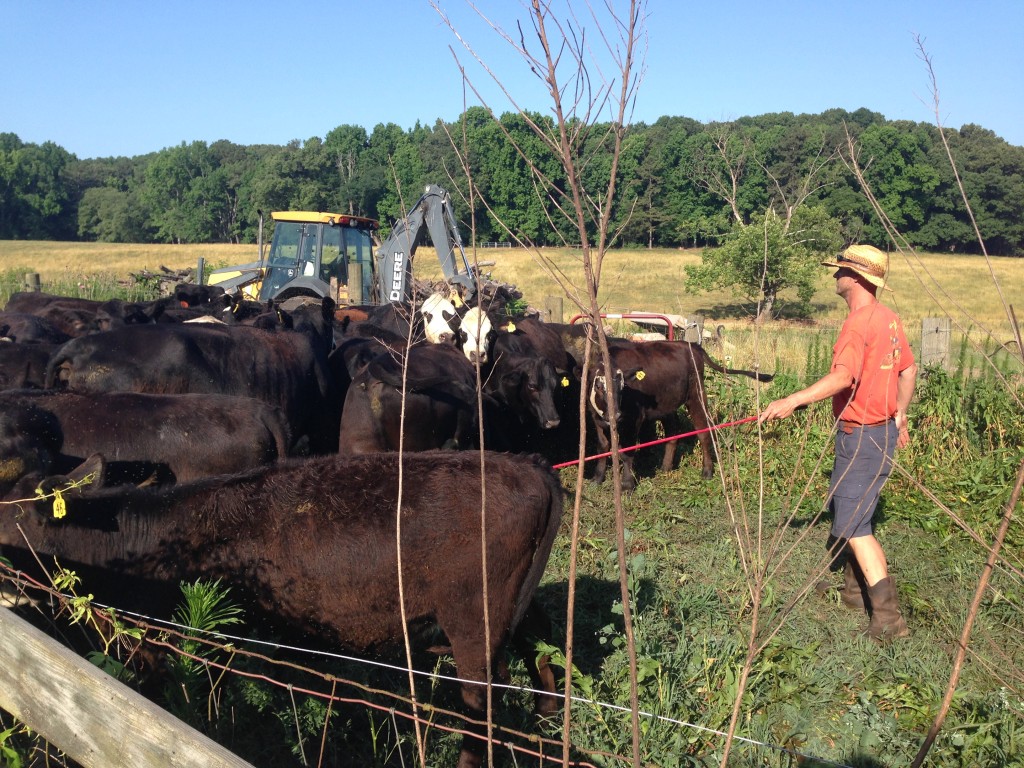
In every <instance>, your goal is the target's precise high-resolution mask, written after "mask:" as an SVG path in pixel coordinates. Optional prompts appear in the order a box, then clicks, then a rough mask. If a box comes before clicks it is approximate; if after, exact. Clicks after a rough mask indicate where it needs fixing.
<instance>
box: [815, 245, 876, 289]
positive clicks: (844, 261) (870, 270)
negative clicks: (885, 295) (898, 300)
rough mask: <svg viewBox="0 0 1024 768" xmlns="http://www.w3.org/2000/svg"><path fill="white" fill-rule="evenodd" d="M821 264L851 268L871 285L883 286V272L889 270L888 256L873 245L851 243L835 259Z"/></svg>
mask: <svg viewBox="0 0 1024 768" xmlns="http://www.w3.org/2000/svg"><path fill="white" fill-rule="evenodd" d="M821 266H823V267H839V268H840V269H849V270H852V271H854V272H856V273H857V274H858V275H860V276H861V277H863V278H864V279H865V280H867V281H868V282H869V283H871V284H872V285H874V286H876V287H878V288H883V287H885V273H886V272H888V271H889V256H888V254H885V253H882V252H881V251H880V250H878V249H877V248H875V246H873V245H851V246H850V247H849V248H847V249H846V250H845V251H843V252H842V253H840V254H839V255H838V256H836V258H835V261H823V262H821ZM886 290H888V289H886Z"/></svg>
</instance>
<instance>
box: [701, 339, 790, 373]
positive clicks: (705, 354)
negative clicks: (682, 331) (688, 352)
mask: <svg viewBox="0 0 1024 768" xmlns="http://www.w3.org/2000/svg"><path fill="white" fill-rule="evenodd" d="M693 348H696V349H698V350H700V355H701V356H702V357H703V358H704V362H705V363H707V364H708V365H709V366H710V367H711V368H713V369H714V370H716V371H718V372H719V373H734V374H736V375H737V376H749V377H750V378H752V379H754V380H755V381H764V382H768V381H771V380H772V379H774V378H775V376H774V374H771V373H758V372H757V371H745V370H742V369H740V368H726V367H725V366H724V365H721V364H720V363H718V362H716V361H715V360H714V359H713V358H712V357H711V355H709V354H708V352H707V350H706V349H704V347H702V346H701V345H700V344H693V343H691V344H690V349H693Z"/></svg>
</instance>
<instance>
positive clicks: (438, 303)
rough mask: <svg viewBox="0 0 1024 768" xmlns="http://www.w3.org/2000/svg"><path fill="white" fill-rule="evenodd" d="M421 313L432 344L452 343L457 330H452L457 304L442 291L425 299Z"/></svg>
mask: <svg viewBox="0 0 1024 768" xmlns="http://www.w3.org/2000/svg"><path fill="white" fill-rule="evenodd" d="M420 314H421V315H423V331H424V333H425V334H426V336H427V341H429V342H430V343H431V344H451V343H452V342H453V341H454V340H455V331H454V330H452V320H454V319H455V317H456V312H455V305H454V304H452V303H451V302H450V301H448V299H446V298H445V297H444V296H442V295H441V294H440V293H435V294H432V295H430V296H428V297H427V298H426V299H424V301H423V305H422V306H421V307H420Z"/></svg>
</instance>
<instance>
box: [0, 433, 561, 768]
mask: <svg viewBox="0 0 1024 768" xmlns="http://www.w3.org/2000/svg"><path fill="white" fill-rule="evenodd" d="M9 418H10V415H9V414H6V413H5V414H0V436H2V435H4V434H6V432H5V430H4V422H5V421H6V420H8V419H9ZM0 445H2V443H0ZM95 458H96V457H94V459H95ZM481 460H483V462H484V465H483V466H481V463H480V462H481ZM399 462H401V471H402V475H401V478H402V496H401V505H400V506H399V501H398V499H399V496H398V492H399V477H400V475H399ZM37 464H38V462H37ZM24 468H25V469H28V468H30V467H29V463H28V462H26V463H24ZM90 472H92V473H93V474H94V476H96V477H102V467H101V465H100V463H99V462H98V461H95V460H93V461H90V462H87V463H86V464H85V465H84V466H83V467H81V468H80V471H79V472H78V473H76V475H75V476H73V477H71V478H69V479H71V480H76V479H78V478H79V477H80V476H82V475H84V474H86V473H90ZM484 474H486V478H487V480H486V484H484V483H483V480H482V476H483V475H484ZM40 480H41V478H40V475H39V473H38V472H30V473H28V474H27V475H25V476H23V477H21V478H20V479H19V481H18V482H17V483H16V484H15V485H14V487H13V489H11V491H10V493H9V494H8V495H7V496H6V498H20V499H30V500H29V501H23V502H21V503H20V507H21V512H18V511H17V510H16V509H15V508H11V509H7V510H5V512H4V514H2V515H0V550H2V554H3V555H4V557H6V558H9V559H10V560H11V562H12V564H13V566H14V567H15V568H16V569H21V570H25V571H31V572H34V571H35V570H36V569H37V568H38V564H37V560H36V555H39V556H41V558H42V560H43V561H44V562H46V561H51V558H56V559H57V560H58V561H59V562H60V564H61V566H62V567H65V568H70V569H73V570H74V571H75V572H76V573H77V574H78V575H79V576H80V577H81V578H82V581H83V584H84V586H85V588H86V589H87V590H88V591H89V592H90V593H92V594H94V595H95V597H96V599H98V600H101V601H103V602H106V603H109V604H112V605H115V606H117V607H118V608H121V609H126V610H144V611H145V612H146V613H147V614H148V615H153V616H157V617H163V618H169V613H170V610H171V608H172V607H173V605H174V604H175V603H176V601H177V599H178V595H179V589H178V585H179V584H180V583H181V582H182V581H193V580H196V579H207V580H212V579H220V580H221V581H222V583H223V584H225V585H226V586H229V587H230V588H231V589H232V596H233V598H234V599H236V600H238V601H239V603H240V604H241V605H242V606H243V608H244V609H245V611H246V617H247V619H249V620H250V622H251V621H252V620H253V619H256V620H261V621H262V620H266V621H270V622H272V623H273V624H274V625H275V626H276V627H283V628H285V629H286V630H287V631H288V632H289V634H293V633H296V632H299V633H303V634H305V635H306V639H307V642H311V643H314V644H317V645H320V646H327V647H331V648H334V649H336V648H347V649H350V650H353V651H355V652H360V653H373V652H377V651H379V650H383V649H385V648H391V647H396V648H400V647H401V643H402V639H403V629H404V627H403V623H402V610H401V606H400V604H399V592H398V581H397V574H398V569H399V565H400V567H401V569H402V577H403V583H404V612H405V616H406V619H407V621H408V625H409V626H410V628H411V629H412V630H413V632H414V639H415V638H416V637H418V633H417V632H416V630H418V629H421V628H423V627H424V625H428V624H436V625H437V626H438V627H439V628H440V630H441V631H442V632H443V633H444V634H445V636H446V637H447V640H448V643H449V644H450V648H451V653H452V656H453V657H454V661H455V664H456V666H457V669H458V676H459V677H460V678H461V679H462V681H463V682H461V690H462V698H463V701H464V703H465V705H466V707H467V709H468V710H469V711H470V713H471V714H472V715H473V716H474V717H476V718H477V719H482V718H483V717H484V714H485V708H486V701H487V699H486V694H487V689H486V685H485V681H486V679H487V677H488V671H490V673H491V675H492V676H493V677H494V679H495V680H507V668H506V666H505V664H504V663H503V658H504V653H503V651H504V649H505V648H506V646H507V644H508V643H509V641H510V640H512V639H513V634H514V633H515V631H516V630H517V628H519V626H520V622H521V621H522V619H523V617H524V615H525V614H526V612H527V609H528V607H529V606H530V604H531V601H532V598H533V596H534V593H535V591H536V588H537V585H538V583H539V582H540V579H541V576H542V575H543V572H544V569H545V566H546V564H547V560H548V556H549V554H550V551H551V548H552V545H553V543H554V540H555V536H556V534H557V532H558V527H559V522H560V519H561V514H562V488H561V486H560V484H559V482H558V480H557V478H556V476H555V475H554V474H553V473H552V472H551V470H550V468H549V467H548V466H546V465H545V464H543V463H542V462H540V461H539V460H537V459H536V458H535V457H524V456H518V455H514V454H495V453H488V454H486V455H483V456H482V459H481V454H478V453H465V452H458V453H453V452H445V451H442V452H430V453H422V454H409V455H406V456H404V457H399V456H398V455H397V454H375V455H371V456H359V457H338V456H332V457H319V458H314V459H310V460H306V461H289V462H285V463H281V464H276V465H272V466H269V467H265V468H260V469H258V470H253V471H250V472H248V473H243V474H238V475H232V476H219V477H216V478H208V479H205V480H201V481H198V482H195V483H190V484H184V485H177V486H167V487H157V488H145V489H134V488H124V487H122V488H119V489H106V490H105V489H102V488H101V489H98V490H95V491H94V490H90V489H89V488H88V487H85V488H84V489H79V490H69V491H67V492H66V493H64V498H65V500H66V515H65V516H64V517H62V518H60V519H56V518H55V517H54V515H53V514H52V511H51V508H50V504H49V502H43V501H37V500H31V499H32V497H33V495H34V490H35V488H36V487H37V486H38V485H39V484H40ZM59 482H63V480H56V479H53V478H51V479H49V480H44V481H43V482H42V489H43V490H44V491H48V490H50V489H52V488H54V487H57V485H56V484H57V483H59ZM399 509H400V510H401V550H400V555H401V558H400V560H399V549H398V544H397V543H396V541H397V539H398V535H397V524H398V521H397V516H396V511H397V510H399ZM481 515H484V517H485V519H484V520H481ZM22 531H24V534H23V533H22ZM481 531H485V534H483V535H484V536H485V542H486V543H484V542H482V541H481V533H480V532H481ZM27 547H31V550H32V551H30V550H29V549H28V548H27ZM483 550H485V551H486V565H484V558H483ZM51 562H52V561H51ZM485 578H486V585H487V602H486V606H485V603H484V598H483V595H484V579H485ZM485 608H486V610H487V612H488V614H487V618H488V621H489V627H490V633H489V636H488V634H487V633H485V631H484V611H485ZM488 658H490V659H491V661H492V664H491V668H490V670H488V663H487V659H488ZM525 660H526V662H527V665H528V667H529V668H530V670H531V673H532V675H533V676H534V678H535V684H537V685H538V687H539V686H540V685H541V684H544V685H545V686H546V687H545V690H547V691H548V692H552V693H553V678H552V677H551V676H550V674H545V675H544V676H541V674H540V673H541V671H542V670H543V671H547V670H546V663H544V662H542V664H541V669H538V668H537V665H536V664H535V660H534V655H533V654H526V659H525ZM498 695H499V696H500V694H498ZM537 704H538V709H539V710H540V711H542V712H545V713H551V712H552V711H554V709H556V707H557V705H556V704H555V699H554V697H549V696H543V697H539V698H538V701H537ZM470 727H471V728H473V729H475V732H476V733H477V734H480V735H482V734H483V728H482V727H481V726H470ZM483 747H484V744H483V742H482V741H481V740H480V739H479V738H474V737H472V736H468V737H466V738H465V739H464V740H463V745H462V752H461V754H460V759H459V766H461V768H475V767H476V766H479V765H480V764H481V762H482V754H483V752H484V749H483Z"/></svg>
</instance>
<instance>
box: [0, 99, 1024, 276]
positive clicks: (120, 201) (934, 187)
mask: <svg viewBox="0 0 1024 768" xmlns="http://www.w3.org/2000/svg"><path fill="white" fill-rule="evenodd" d="M528 120H532V121H536V122H540V123H542V124H543V123H547V124H550V122H551V121H550V118H548V117H546V116H544V115H541V114H535V113H527V114H519V113H507V114H504V115H502V116H501V117H500V118H499V119H497V120H496V119H494V117H493V116H492V115H491V114H490V113H489V112H488V111H487V110H485V109H484V108H482V107H471V108H469V109H468V110H467V111H466V112H465V113H463V114H462V115H461V116H460V117H459V118H458V119H457V120H456V121H454V122H451V123H446V122H444V121H442V120H438V121H437V122H436V123H435V125H434V126H433V127H426V126H423V125H421V124H419V123H417V124H416V126H414V127H413V128H411V129H409V130H404V129H402V128H400V127H399V126H397V125H395V124H394V123H388V124H379V125H377V126H376V127H375V128H374V129H373V131H372V132H369V133H368V132H367V131H366V129H364V128H362V127H359V126H355V125H340V126H338V127H337V128H334V129H333V130H332V131H330V132H329V133H328V134H327V135H326V136H325V137H324V138H320V137H313V138H310V139H307V140H306V141H297V140H296V141H292V142H290V143H288V144H287V145H285V146H277V145H251V146H243V145H238V144H233V143H231V142H230V141H225V140H222V141H216V142H213V143H212V144H207V143H206V142H202V141H195V142H192V143H185V142H182V143H181V144H180V145H178V146H174V147H168V148H165V149H162V150H160V151H158V152H153V153H150V154H146V155H140V156H136V157H111V158H92V159H84V160H80V159H79V158H77V157H76V156H75V155H73V154H71V153H69V152H67V151H66V150H65V149H63V148H62V147H60V146H58V145H57V144H55V143H53V142H44V143H43V144H30V143H25V142H22V141H21V140H20V139H19V138H18V136H17V135H15V134H12V133H0V239H47V240H93V241H103V242H139V243H208V242H236V243H243V242H255V240H256V237H257V231H258V221H259V217H258V213H257V212H258V211H264V212H270V211H275V210H326V211H339V212H344V213H349V214H354V215H360V216H370V217H372V218H376V219H379V220H380V221H381V223H382V225H383V226H384V228H385V229H387V227H388V225H389V224H390V223H391V222H392V221H393V220H394V219H396V218H397V217H399V216H400V215H402V214H403V213H404V212H405V210H406V209H407V208H408V206H410V205H411V204H412V203H413V202H415V201H416V199H418V197H419V190H420V189H422V187H423V186H424V185H425V184H427V183H436V184H440V185H441V186H444V187H446V188H447V189H449V191H451V192H452V197H453V199H454V200H455V204H456V209H457V210H456V212H457V215H458V216H459V218H460V220H461V222H462V226H463V236H464V237H465V238H466V240H467V241H471V240H475V242H477V243H482V242H488V241H508V240H511V239H514V237H513V236H512V235H510V232H511V233H513V234H514V236H515V237H521V238H523V239H525V240H527V241H529V242H532V243H534V244H537V245H563V244H573V243H574V242H575V241H576V240H578V239H579V235H578V234H573V233H571V232H569V231H559V230H558V229H557V228H554V229H553V228H552V226H551V222H552V221H555V222H557V221H560V220H562V217H559V216H554V215H552V214H553V211H552V210H551V207H552V206H553V205H554V204H553V203H552V202H551V200H550V196H548V197H545V196H544V195H543V194H541V195H539V194H538V191H537V186H536V184H535V173H534V170H533V168H531V164H532V165H533V166H536V167H537V168H539V169H542V170H543V171H544V173H545V174H546V175H547V177H548V178H550V179H554V180H555V181H556V183H557V180H558V178H559V175H560V173H561V170H560V168H559V166H558V163H557V162H556V160H555V158H553V157H552V156H551V154H550V152H549V150H548V149H547V148H546V147H545V146H544V145H543V144H542V143H541V142H540V141H539V140H538V139H537V138H536V136H535V134H534V133H533V131H532V130H531V129H530V128H529V126H528V124H527V121H528ZM606 127H607V126H601V125H600V124H598V125H591V126H586V129H587V131H588V135H587V136H586V137H585V141H584V143H583V144H582V146H583V147H584V150H583V152H582V153H581V157H582V158H583V159H584V160H585V163H586V169H587V171H586V172H587V173H588V174H592V176H593V178H594V180H595V182H597V181H598V180H600V179H602V178H607V173H608V172H609V166H610V158H611V147H610V135H611V133H610V132H608V131H605V130H603V128H606ZM945 136H946V140H947V142H948V144H949V145H950V148H951V151H952V153H953V157H954V160H955V161H956V164H957V170H958V172H959V174H960V177H961V180H962V183H963V186H964V189H965V191H966V194H967V196H968V199H969V201H970V203H971V206H972V209H973V212H974V215H975V218H976V219H977V223H978V227H979V228H980V230H981V232H982V235H983V236H984V238H985V242H986V248H987V249H988V252H989V253H990V254H994V255H1006V256H1020V255H1024V147H1018V146H1013V145H1011V144H1008V143H1007V142H1006V141H1004V140H1003V139H1001V138H999V137H998V136H996V135H995V133H993V132H992V131H990V130H987V129H985V128H982V127H980V126H977V125H965V126H963V127H962V128H961V129H960V130H951V129H945ZM851 140H852V142H851ZM851 151H852V152H855V153H856V160H857V163H858V164H859V166H860V167H861V168H862V170H863V176H864V179H865V181H866V182H867V183H868V184H869V185H870V187H871V191H872V192H873V194H874V195H875V197H876V198H877V199H878V201H879V203H880V205H881V206H882V208H883V210H884V211H885V212H886V214H887V215H888V217H889V218H890V219H891V220H892V222H893V223H894V224H895V225H896V226H897V227H898V228H899V229H900V230H901V231H902V232H903V234H904V235H905V236H906V237H907V239H908V240H909V241H910V242H911V243H912V244H913V245H915V246H916V247H918V248H920V249H922V250H926V251H947V252H960V253H977V252H979V244H978V242H977V239H976V236H975V233H974V229H973V226H972V224H971V221H970V218H969V216H968V213H967V210H966V208H965V206H964V204H963V200H962V198H961V194H960V190H959V186H958V184H957V180H956V177H955V175H954V173H953V170H952V167H951V165H950V163H949V160H948V158H947V156H946V150H945V147H944V146H943V142H942V136H940V134H939V129H938V128H936V127H935V126H933V125H929V124H927V123H916V122H912V121H889V120H886V119H885V117H884V116H883V115H881V114H879V113H876V112H871V111H869V110H867V109H859V110H857V111H855V112H849V111H846V110H841V109H833V110H828V111H826V112H823V113H821V114H817V115H807V114H803V115H794V114H792V113H775V114H767V115H760V116H757V117H744V118H741V119H739V120H735V121H733V122H729V123H710V124H704V123H700V122H697V121H695V120H692V119H689V118H686V117H662V118H660V119H658V120H657V122H655V123H653V124H644V123H637V124H634V125H631V126H629V127H628V128H627V129H626V132H625V136H624V144H623V151H622V155H621V158H620V163H619V169H618V172H619V173H620V179H621V181H620V183H619V185H618V187H617V189H618V192H617V194H618V196H619V197H620V199H619V200H618V201H616V202H617V204H616V206H615V207H614V211H615V220H614V221H612V222H611V229H610V231H612V232H615V233H617V244H619V245H623V246H634V247H637V246H638V247H663V248H665V247H680V246H688V247H695V246H703V245H721V244H723V243H724V242H726V241H727V240H728V238H729V237H730V236H731V235H733V234H735V233H736V231H737V228H739V229H742V228H743V227H745V226H747V225H749V224H751V223H752V222H758V221H763V220H764V217H765V216H766V215H769V212H772V213H773V214H774V215H777V216H780V217H782V218H783V219H785V220H786V221H787V222H788V221H789V219H790V217H791V216H792V214H793V212H794V210H795V209H797V208H808V209H812V210H813V211H815V213H816V215H819V216H824V217H828V218H829V219H831V220H832V221H834V222H835V224H836V226H837V227H838V229H839V232H840V236H841V238H842V239H844V240H846V241H847V242H851V241H861V242H869V243H873V244H875V245H877V246H879V247H885V246H886V237H885V233H884V230H883V228H882V226H881V224H880V223H879V222H878V221H877V219H876V216H875V214H874V212H873V211H872V208H871V206H870V204H869V202H868V200H867V199H866V198H865V196H864V195H863V194H862V192H861V190H860V188H859V185H858V182H857V180H856V177H855V175H854V173H853V172H852V170H851V168H850V157H849V153H850V152H851ZM466 168H468V169H469V174H470V176H471V178H472V182H473V186H474V187H475V191H476V193H477V194H475V195H474V196H473V197H472V198H471V199H472V209H473V210H472V211H471V210H470V204H469V202H468V201H469V200H470V196H469V195H467V194H466V193H465V190H466V189H467V188H468V186H469V185H468V183H467V180H466V171H465V169H466ZM594 188H595V189H596V188H600V185H599V184H596V183H595V187H594Z"/></svg>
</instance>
